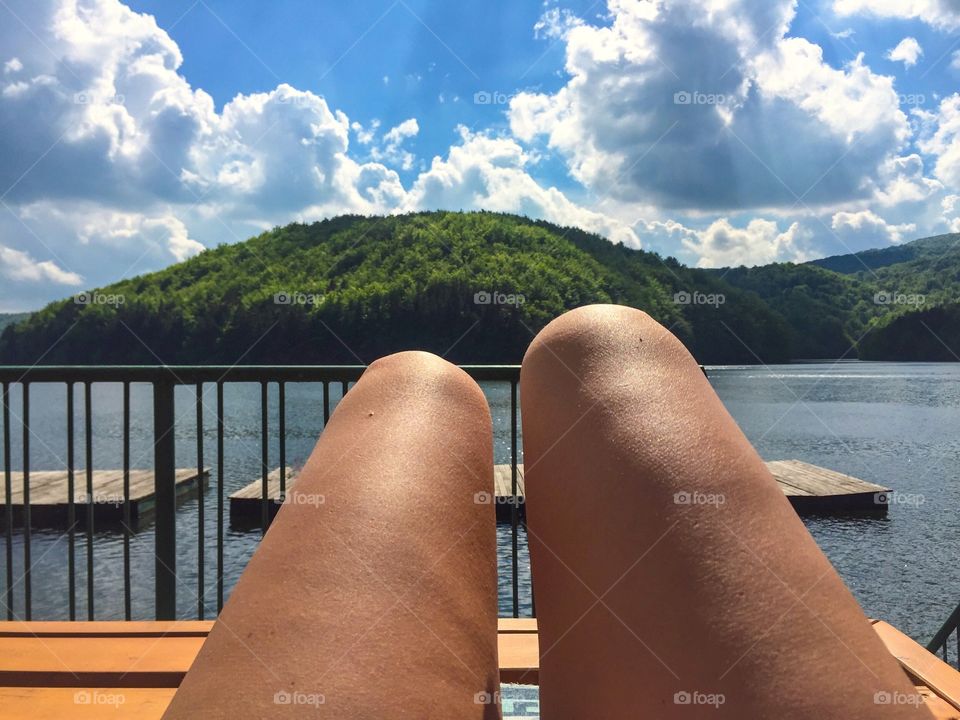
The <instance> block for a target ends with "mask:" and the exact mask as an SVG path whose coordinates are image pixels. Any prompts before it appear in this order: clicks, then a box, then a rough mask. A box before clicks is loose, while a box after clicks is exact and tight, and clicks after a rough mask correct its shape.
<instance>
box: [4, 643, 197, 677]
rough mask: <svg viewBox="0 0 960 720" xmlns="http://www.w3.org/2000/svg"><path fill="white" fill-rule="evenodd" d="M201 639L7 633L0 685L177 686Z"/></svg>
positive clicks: (195, 654)
mask: <svg viewBox="0 0 960 720" xmlns="http://www.w3.org/2000/svg"><path fill="white" fill-rule="evenodd" d="M205 639H206V637H205V636H201V637H123V636H115V637H83V636H80V637H56V636H54V637H41V638H38V637H3V638H0V685H2V686H29V687H43V686H51V687H67V686H69V687H88V686H92V687H96V686H103V687H177V686H178V685H179V684H180V682H181V681H182V680H183V676H184V675H185V674H186V672H187V670H188V669H189V668H190V665H191V664H192V663H193V660H194V658H195V657H196V656H197V653H199V652H200V647H201V646H202V645H203V643H204V640H205Z"/></svg>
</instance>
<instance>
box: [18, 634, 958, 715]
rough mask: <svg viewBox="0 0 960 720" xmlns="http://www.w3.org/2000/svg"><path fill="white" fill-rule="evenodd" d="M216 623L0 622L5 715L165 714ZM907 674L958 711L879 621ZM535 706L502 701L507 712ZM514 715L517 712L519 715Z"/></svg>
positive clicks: (925, 659)
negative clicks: (522, 705) (516, 704)
mask: <svg viewBox="0 0 960 720" xmlns="http://www.w3.org/2000/svg"><path fill="white" fill-rule="evenodd" d="M212 627H213V623H212V622H205V621H181V622H152V621H136V622H123V621H117V622H114V621H99V622H18V621H14V622H0V720H2V719H4V718H26V717H37V718H40V717H43V718H58V720H87V719H88V718H89V719H92V718H104V717H109V718H111V719H112V720H134V719H136V720H160V718H161V717H162V715H163V713H164V711H165V710H166V709H167V706H168V705H169V704H170V702H171V700H172V699H173V695H174V693H176V691H177V688H178V687H179V686H180V683H181V682H182V681H183V678H184V676H185V675H186V673H187V670H189V669H190V666H191V665H192V664H193V661H194V659H195V658H196V657H197V654H198V653H199V652H200V648H201V647H203V643H204V641H205V640H206V637H207V634H208V633H209V632H210V630H211V628H212ZM873 628H874V630H875V631H876V633H877V635H878V636H879V638H880V640H881V641H882V642H883V644H884V645H885V647H886V648H887V651H888V652H889V653H890V654H891V655H893V656H894V657H895V658H896V660H897V662H898V663H899V664H900V667H902V668H903V670H904V671H905V672H906V673H907V676H908V677H909V678H910V680H911V681H912V683H913V685H914V687H916V689H917V692H918V693H919V694H920V696H921V697H922V698H923V703H922V704H923V706H924V707H925V708H926V709H927V710H928V711H929V713H930V714H929V715H927V714H926V713H924V716H925V717H930V718H936V720H956V718H957V717H958V713H960V673H958V672H957V670H956V669H955V668H953V667H951V666H950V665H948V664H946V663H945V662H943V661H942V660H940V659H939V658H938V657H937V656H936V655H933V654H931V653H929V652H928V651H927V650H926V649H924V648H923V647H921V646H920V645H918V644H917V643H916V642H914V641H913V640H911V639H910V638H909V637H907V636H906V635H904V634H903V633H902V632H900V631H899V630H897V629H896V628H895V627H893V626H891V625H888V624H887V623H885V622H877V621H874V624H873ZM497 631H498V632H497V646H498V650H499V652H498V656H499V661H500V680H501V682H519V683H530V684H538V683H539V665H540V659H539V658H540V645H539V634H538V628H537V621H536V619H535V618H500V620H499V622H498V628H497ZM530 704H531V705H533V707H524V708H522V709H521V708H519V707H516V706H515V704H514V703H509V705H510V706H509V707H508V702H505V703H504V708H503V710H504V713H503V715H504V720H512V717H513V716H514V715H515V714H516V713H517V712H522V713H523V715H524V716H525V717H526V716H528V711H530V710H536V709H537V703H536V701H533V702H532V703H530ZM517 720H520V718H519V717H517Z"/></svg>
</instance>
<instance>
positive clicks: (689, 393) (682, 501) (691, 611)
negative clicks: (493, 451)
mask: <svg viewBox="0 0 960 720" xmlns="http://www.w3.org/2000/svg"><path fill="white" fill-rule="evenodd" d="M521 393H522V407H523V441H524V460H525V479H526V493H527V494H526V498H527V523H528V537H529V541H530V556H531V562H532V570H533V578H534V586H535V591H536V598H537V614H538V618H539V628H540V653H541V666H540V685H541V708H542V713H543V717H544V719H545V720H563V719H565V718H570V719H576V720H580V719H582V718H597V719H601V718H617V719H618V720H620V719H622V718H628V717H629V718H634V717H636V718H643V717H651V718H654V717H655V718H689V717H710V718H736V719H737V720H746V719H753V718H816V719H817V720H823V719H826V718H844V720H851V719H859V718H863V719H864V720H866V719H868V718H869V719H871V720H873V719H875V718H900V717H913V718H916V717H925V716H927V715H926V711H925V710H923V709H920V710H919V711H918V710H917V709H916V705H915V704H911V703H913V702H914V699H915V698H916V697H917V696H916V695H915V693H914V690H913V687H912V686H911V684H910V683H909V682H908V680H907V678H906V676H905V675H904V673H903V672H902V671H901V670H900V668H899V667H898V665H897V663H896V662H895V661H894V659H893V658H892V657H891V656H890V655H889V653H887V652H886V650H885V649H884V647H883V645H882V644H881V643H880V641H879V639H878V638H877V636H876V635H875V634H874V632H873V630H872V629H871V628H870V625H869V624H868V622H867V620H866V618H865V617H864V615H863V613H862V612H861V610H860V608H859V607H858V605H857V603H856V601H855V600H854V599H853V597H852V596H851V595H850V593H849V591H848V590H847V588H846V587H845V586H844V584H843V582H842V581H841V580H840V578H839V576H838V575H837V574H836V572H835V571H834V570H833V568H832V567H831V565H830V563H829V562H828V561H827V559H826V558H825V557H824V555H823V554H822V553H821V552H820V550H819V548H818V547H817V545H816V543H815V542H814V541H813V539H812V538H811V537H810V535H809V533H808V532H807V531H806V529H805V528H804V526H803V524H802V523H801V522H800V520H799V519H798V518H797V516H796V514H795V513H794V512H793V510H792V509H791V508H790V505H789V503H788V502H787V500H786V499H785V498H784V496H783V493H782V492H781V491H780V490H779V488H778V487H777V485H776V484H775V482H774V481H773V478H772V477H771V476H770V474H769V473H768V472H767V470H766V467H765V466H764V464H763V462H762V461H761V459H760V457H759V456H758V455H757V453H756V452H755V451H754V449H753V447H751V445H750V443H749V442H748V441H747V439H746V438H745V437H744V435H743V433H742V432H741V431H740V429H739V428H738V427H737V425H736V423H735V422H734V421H733V419H732V418H731V417H730V415H729V414H728V413H727V411H726V410H725V409H724V407H723V405H722V404H721V402H720V400H719V399H718V398H717V396H716V394H714V392H713V390H712V388H711V387H710V384H709V382H708V381H707V380H706V378H705V377H704V375H703V373H702V372H701V370H700V368H699V367H698V365H697V363H696V362H695V361H694V360H693V358H692V357H691V356H690V355H689V353H688V352H687V351H686V349H685V348H684V347H683V346H682V345H681V343H680V342H679V341H678V340H677V339H676V338H675V337H674V336H673V335H672V334H670V332H668V331H667V330H666V329H664V328H663V327H662V326H660V325H659V324H657V323H656V322H655V321H653V320H652V319H650V318H649V317H648V316H647V315H646V314H644V313H642V312H640V311H638V310H634V309H630V308H624V307H617V306H592V307H586V308H581V309H578V310H574V311H572V312H569V313H567V314H566V315H564V316H562V317H560V318H559V319H557V320H555V321H554V322H552V323H550V325H548V326H547V327H546V328H545V329H544V330H543V332H541V333H540V334H539V335H538V336H537V338H536V340H535V341H534V342H533V344H532V345H531V347H530V349H529V351H528V352H527V355H526V357H525V359H524V364H523V371H522V380H521ZM878 693H889V695H878ZM887 698H893V702H892V703H891V702H884V700H885V699H887Z"/></svg>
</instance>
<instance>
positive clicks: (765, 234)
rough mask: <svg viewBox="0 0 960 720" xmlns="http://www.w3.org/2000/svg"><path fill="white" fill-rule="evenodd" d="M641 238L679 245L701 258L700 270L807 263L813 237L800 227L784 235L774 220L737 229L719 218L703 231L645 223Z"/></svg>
mask: <svg viewBox="0 0 960 720" xmlns="http://www.w3.org/2000/svg"><path fill="white" fill-rule="evenodd" d="M639 229H640V235H641V238H642V239H646V238H647V237H650V238H651V239H652V238H657V239H658V240H659V242H660V243H663V242H664V241H668V242H670V243H673V244H677V243H679V244H680V245H682V247H684V248H686V250H687V251H688V252H690V253H692V254H693V255H694V256H695V257H697V258H698V260H697V266H698V267H732V266H739V265H761V264H765V263H770V262H778V261H780V262H782V261H793V262H803V261H804V260H807V259H809V257H810V255H809V253H808V251H807V249H806V244H807V243H808V242H809V239H810V234H809V232H807V231H806V230H804V229H803V228H802V226H801V225H800V223H798V222H794V223H792V224H791V225H790V226H789V227H788V228H787V229H786V230H784V231H782V232H781V231H780V229H779V227H778V225H777V223H776V222H775V221H773V220H765V219H762V218H754V219H753V220H750V221H749V222H748V223H746V224H745V225H744V226H743V227H737V226H735V225H734V224H732V223H731V222H730V220H729V219H728V218H725V217H724V218H719V219H717V220H715V221H714V222H712V223H711V224H710V225H709V226H707V227H706V228H704V229H702V230H696V229H693V228H689V227H686V226H684V225H683V224H682V223H679V222H677V221H675V220H669V221H666V222H662V221H655V222H648V223H641V226H640V228H639Z"/></svg>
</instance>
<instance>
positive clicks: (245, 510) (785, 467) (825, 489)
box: [230, 460, 891, 526]
mask: <svg viewBox="0 0 960 720" xmlns="http://www.w3.org/2000/svg"><path fill="white" fill-rule="evenodd" d="M767 468H768V469H769V470H770V473H771V474H772V475H773V478H774V480H776V481H777V484H778V485H779V486H780V489H781V490H783V494H784V495H786V496H787V499H788V500H789V501H790V504H791V505H793V508H794V509H795V510H796V511H797V512H798V513H799V514H801V515H816V514H845V513H857V514H867V515H875V516H883V515H886V514H887V507H888V503H887V498H888V495H889V494H890V492H891V491H890V490H889V489H887V488H885V487H882V486H880V485H875V484H873V483H869V482H866V481H864V480H860V479H858V478H855V477H851V476H850V475H844V474H843V473H839V472H836V471H834V470H828V469H827V468H822V467H818V466H816V465H811V464H809V463H805V462H801V461H800V460H772V461H769V462H767ZM267 479H268V487H267V498H268V499H269V500H270V501H271V502H270V506H269V512H270V517H271V518H272V517H273V516H274V515H276V513H277V510H279V509H280V503H279V501H278V498H279V497H280V468H276V469H275V470H273V471H272V472H271V473H270V474H269V475H268V476H267ZM295 480H296V472H295V471H294V470H292V469H289V468H288V469H287V483H286V487H287V490H288V495H290V494H291V493H294V494H293V495H292V501H294V502H296V495H295V491H294V489H293V487H294V481H295ZM493 484H494V497H492V498H491V502H494V503H495V504H496V508H497V518H498V519H500V520H504V521H506V520H509V519H510V506H511V499H512V492H511V484H512V481H511V471H510V465H495V466H494V468H493ZM262 493H263V482H262V479H261V478H258V479H256V480H254V481H253V482H251V483H250V484H249V485H246V486H245V487H243V488H242V489H240V490H238V491H237V492H235V493H233V494H232V495H231V496H230V522H231V524H233V525H241V526H242V525H254V526H258V525H259V522H260V518H261V508H260V502H261V498H262ZM517 498H518V508H519V510H520V513H521V515H522V514H523V503H524V480H523V464H522V463H521V464H519V465H517Z"/></svg>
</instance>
